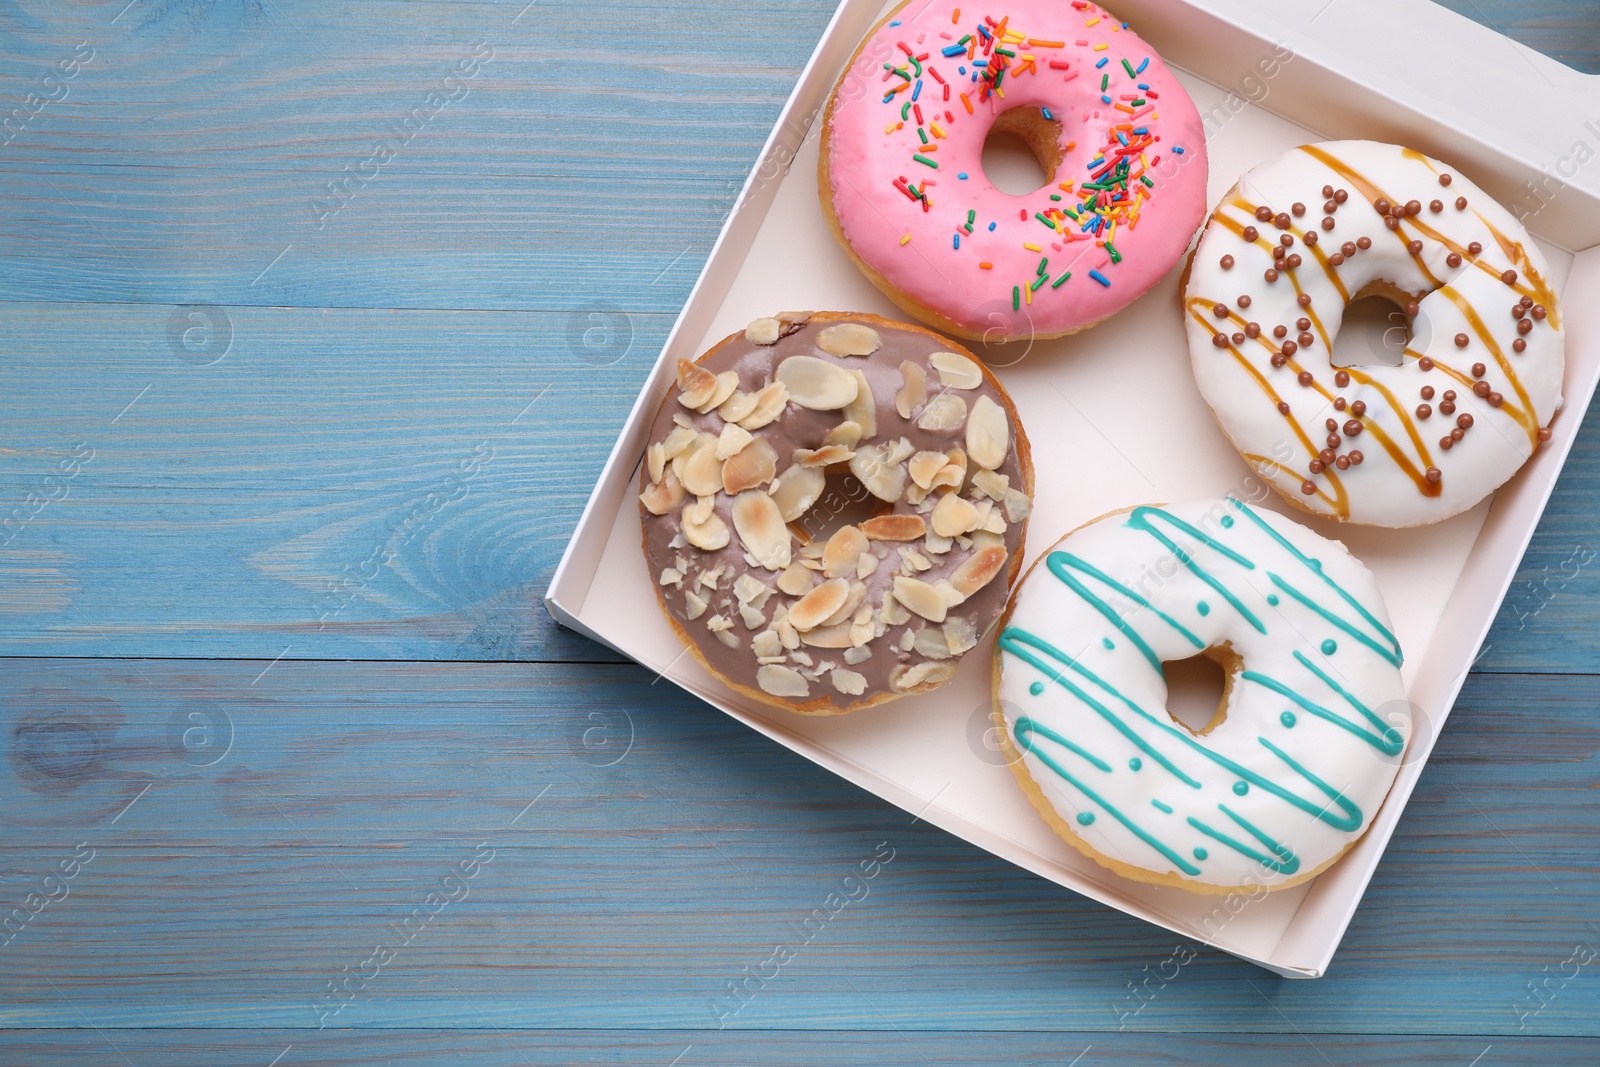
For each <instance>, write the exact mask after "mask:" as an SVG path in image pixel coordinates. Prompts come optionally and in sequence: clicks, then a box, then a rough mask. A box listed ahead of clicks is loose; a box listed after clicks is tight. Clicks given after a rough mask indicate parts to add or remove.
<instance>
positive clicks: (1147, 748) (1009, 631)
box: [1000, 626, 1200, 789]
mask: <svg viewBox="0 0 1600 1067" xmlns="http://www.w3.org/2000/svg"><path fill="white" fill-rule="evenodd" d="M1030 645H1031V646H1033V648H1035V649H1038V651H1040V652H1042V653H1044V654H1045V655H1046V656H1049V657H1050V658H1052V659H1054V660H1056V661H1058V662H1059V663H1061V664H1062V666H1065V667H1068V668H1071V669H1072V670H1075V671H1077V672H1078V673H1079V674H1082V675H1084V676H1085V677H1087V678H1089V679H1090V680H1091V681H1093V682H1094V683H1095V684H1097V685H1099V686H1100V688H1102V689H1105V690H1107V691H1108V692H1111V693H1114V694H1115V695H1117V696H1118V697H1122V694H1121V693H1117V691H1116V690H1114V689H1112V688H1111V687H1110V686H1108V685H1106V684H1105V683H1104V682H1102V681H1101V680H1100V679H1099V678H1098V677H1097V676H1096V675H1095V674H1094V673H1093V672H1091V671H1089V670H1087V669H1085V668H1084V667H1083V666H1082V665H1080V664H1079V663H1078V661H1077V660H1075V659H1073V658H1072V657H1071V656H1069V655H1067V654H1066V653H1065V652H1063V651H1061V650H1060V649H1059V648H1057V647H1056V646H1054V645H1052V644H1051V643H1050V642H1048V641H1046V640H1045V639H1044V638H1042V637H1036V636H1035V635H1033V634H1031V633H1029V632H1028V631H1026V630H1022V629H1019V628H1017V627H1015V626H1008V627H1006V629H1005V632H1003V633H1002V634H1001V635H1000V647H1001V648H1003V649H1005V650H1006V651H1007V652H1009V653H1011V654H1012V655H1013V656H1016V657H1017V658H1018V659H1021V660H1023V661H1024V662H1026V663H1029V664H1032V665H1033V666H1034V667H1036V668H1038V670H1040V671H1041V672H1043V673H1044V674H1045V676H1046V677H1048V678H1049V679H1050V680H1051V681H1053V682H1055V683H1056V684H1057V685H1059V686H1061V687H1062V688H1063V689H1065V690H1067V692H1069V693H1071V694H1072V695H1073V696H1075V697H1077V698H1078V699H1079V700H1081V701H1083V702H1084V703H1085V704H1087V705H1089V706H1090V707H1091V708H1093V709H1094V710H1095V711H1097V712H1099V713H1100V716H1101V718H1103V719H1105V720H1106V721H1107V722H1108V723H1110V724H1111V725H1112V726H1114V727H1115V728H1116V729H1117V731H1118V732H1119V733H1120V734H1122V736H1123V737H1126V738H1127V739H1128V740H1129V741H1131V742H1133V744H1135V745H1137V746H1138V747H1139V749H1140V750H1141V751H1143V752H1144V754H1145V755H1147V756H1149V757H1150V758H1151V759H1153V760H1155V761H1156V762H1157V763H1159V764H1161V766H1163V767H1165V768H1166V769H1167V770H1169V771H1171V772H1172V774H1173V776H1174V777H1176V778H1177V779H1178V780H1179V781H1180V782H1182V783H1183V784H1184V785H1187V786H1190V787H1192V788H1194V789H1199V788H1200V783H1199V782H1198V781H1196V780H1195V779H1194V778H1191V777H1189V775H1187V774H1185V773H1184V772H1183V771H1182V770H1180V769H1179V768H1178V767H1177V765H1176V764H1174V763H1173V762H1172V761H1171V760H1169V759H1167V757H1166V756H1165V755H1163V754H1162V753H1161V752H1160V751H1159V750H1158V749H1156V748H1155V747H1154V746H1152V745H1151V744H1150V742H1149V741H1147V740H1145V739H1144V738H1143V737H1141V736H1140V735H1139V734H1138V733H1137V732H1136V731H1135V730H1133V729H1132V728H1130V727H1129V726H1128V724H1127V723H1125V722H1123V721H1122V719H1121V718H1120V717H1118V715H1117V714H1116V713H1115V712H1114V711H1112V710H1111V709H1110V708H1108V707H1106V706H1105V705H1104V704H1102V703H1100V702H1099V701H1098V700H1096V699H1095V698H1094V697H1092V696H1090V695H1089V694H1088V693H1086V692H1084V691H1083V690H1082V689H1080V688H1079V687H1078V686H1077V685H1076V684H1074V683H1073V682H1072V680H1071V679H1069V678H1067V677H1066V676H1065V675H1063V674H1062V673H1061V670H1060V668H1054V667H1051V666H1050V665H1048V664H1047V663H1045V662H1044V661H1043V660H1041V659H1040V658H1039V657H1038V656H1036V655H1034V653H1033V651H1032V650H1030V649H1029V647H1028V646H1030ZM1122 700H1123V702H1124V703H1127V698H1126V697H1122ZM1136 710H1137V709H1136Z"/></svg>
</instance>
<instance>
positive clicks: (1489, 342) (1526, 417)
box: [1439, 285, 1539, 449]
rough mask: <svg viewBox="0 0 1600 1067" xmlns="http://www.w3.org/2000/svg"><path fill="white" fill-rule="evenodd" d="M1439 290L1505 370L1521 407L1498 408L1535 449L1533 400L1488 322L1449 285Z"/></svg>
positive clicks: (1537, 438)
mask: <svg viewBox="0 0 1600 1067" xmlns="http://www.w3.org/2000/svg"><path fill="white" fill-rule="evenodd" d="M1439 292H1441V293H1443V294H1445V296H1447V297H1449V298H1450V302H1451V303H1452V304H1454V305H1455V306H1456V307H1458V308H1460V309H1461V314H1462V315H1464V316H1465V317H1466V320H1467V323H1468V325H1470V326H1471V327H1472V332H1473V333H1475V334H1477V335H1478V339H1479V340H1480V341H1482V342H1483V344H1484V347H1486V348H1487V349H1488V350H1489V353H1490V355H1492V356H1494V361H1495V363H1497V364H1499V366H1500V369H1501V370H1502V371H1504V372H1505V375H1506V379H1507V380H1508V381H1510V382H1511V387H1512V388H1513V389H1515V390H1516V391H1517V399H1518V400H1519V401H1521V402H1522V404H1523V407H1522V408H1518V407H1514V406H1510V405H1506V404H1501V405H1500V410H1501V411H1504V412H1505V413H1506V414H1508V415H1510V416H1511V417H1512V419H1514V420H1516V423H1517V425H1518V426H1521V427H1522V429H1523V430H1524V431H1525V432H1526V433H1527V435H1528V443H1529V444H1531V445H1533V447H1534V448H1535V449H1537V448H1538V447H1539V419H1538V416H1536V415H1535V414H1534V413H1533V400H1532V398H1531V397H1529V396H1528V391H1527V390H1526V389H1524V388H1523V387H1522V379H1520V378H1518V377H1517V375H1516V372H1514V371H1513V370H1512V369H1511V363H1510V361H1509V360H1507V359H1506V356H1505V353H1504V352H1502V351H1501V350H1500V346H1499V345H1498V344H1496V343H1495V340H1494V337H1493V335H1491V334H1490V333H1489V327H1488V324H1487V323H1485V322H1484V321H1483V317H1482V316H1481V315H1479V314H1478V309H1477V308H1475V307H1473V306H1472V305H1471V304H1469V303H1467V301H1466V299H1465V298H1464V297H1462V295H1461V294H1460V293H1458V292H1456V291H1455V290H1454V289H1452V288H1451V287H1450V286H1448V285H1447V286H1444V287H1443V288H1442V289H1440V290H1439ZM1524 409H1526V410H1524Z"/></svg>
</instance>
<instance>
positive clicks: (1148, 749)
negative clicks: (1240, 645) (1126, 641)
mask: <svg viewBox="0 0 1600 1067" xmlns="http://www.w3.org/2000/svg"><path fill="white" fill-rule="evenodd" d="M1024 645H1031V646H1033V648H1036V649H1038V650H1039V651H1040V652H1042V653H1043V654H1045V655H1046V656H1049V657H1051V658H1053V659H1056V660H1058V661H1059V662H1060V663H1061V664H1062V665H1063V666H1065V667H1067V668H1068V669H1070V670H1072V671H1075V672H1076V673H1078V674H1080V675H1082V676H1083V677H1084V678H1086V679H1088V680H1089V681H1090V682H1092V683H1094V684H1095V685H1097V686H1099V687H1100V688H1101V689H1103V690H1105V691H1106V692H1107V693H1109V694H1111V695H1112V696H1114V697H1116V698H1117V699H1118V700H1120V701H1122V703H1124V704H1126V705H1127V706H1128V708H1129V709H1130V710H1131V711H1133V712H1134V713H1135V714H1136V715H1138V716H1139V717H1140V718H1142V719H1144V721H1145V722H1147V723H1149V724H1150V725H1151V726H1154V727H1155V728H1156V729H1158V730H1161V731H1163V732H1165V733H1166V734H1167V735H1168V736H1169V737H1172V738H1174V739H1176V740H1178V741H1180V742H1182V743H1183V744H1185V745H1187V746H1188V747H1189V748H1191V749H1193V750H1194V751H1195V752H1198V753H1199V754H1200V755H1202V756H1204V757H1205V758H1206V759H1209V760H1211V761H1212V762H1213V763H1216V764H1219V765H1220V766H1223V767H1226V768H1227V769H1228V770H1229V771H1231V772H1232V773H1234V774H1235V775H1237V776H1238V777H1240V778H1243V779H1244V780H1245V781H1247V782H1249V783H1250V784H1251V785H1255V786H1259V787H1260V788H1262V789H1264V790H1266V791H1267V792H1269V793H1271V794H1272V795H1273V796H1275V797H1277V798H1279V799H1280V800H1283V801H1285V802H1287V803H1289V804H1292V805H1293V806H1295V807H1297V808H1299V809H1300V810H1301V811H1304V812H1306V813H1307V814H1309V815H1313V816H1315V817H1316V818H1318V819H1320V820H1321V821H1323V822H1325V823H1327V824H1328V825H1329V826H1332V827H1333V828H1334V829H1337V830H1344V831H1349V830H1353V829H1355V828H1356V827H1358V826H1360V825H1361V822H1360V814H1361V813H1360V810H1359V809H1357V808H1356V807H1355V805H1353V804H1350V803H1349V802H1348V801H1344V800H1343V798H1342V797H1340V798H1339V800H1340V801H1342V804H1341V805H1340V806H1341V807H1342V808H1343V809H1344V810H1345V815H1346V817H1345V818H1339V817H1338V816H1335V815H1333V814H1331V813H1330V812H1329V811H1328V805H1327V804H1323V805H1321V806H1320V807H1319V806H1317V805H1315V804H1312V803H1311V802H1310V801H1308V800H1306V799H1305V798H1303V797H1300V796H1298V795H1297V794H1295V793H1293V792H1291V791H1289V790H1288V789H1285V788H1284V787H1283V786H1281V785H1279V784H1278V783H1277V782H1274V781H1272V780H1271V779H1268V778H1263V777H1262V776H1261V775H1259V774H1257V773H1256V772H1255V771H1252V770H1250V769H1249V768H1248V767H1245V766H1243V765H1241V764H1238V763H1235V762H1234V761H1233V760H1231V759H1229V758H1228V757H1226V756H1224V755H1222V754H1221V753H1220V752H1216V751H1213V750H1212V749H1210V748H1208V747H1207V746H1205V745H1202V744H1200V743H1199V742H1198V741H1196V740H1195V739H1194V738H1192V737H1190V736H1189V734H1188V732H1187V731H1185V730H1180V729H1179V728H1177V727H1175V726H1173V725H1171V724H1170V723H1164V722H1162V721H1161V720H1159V719H1157V718H1156V717H1155V716H1154V715H1151V714H1150V713H1149V712H1148V711H1146V710H1145V709H1144V708H1142V707H1140V706H1139V705H1138V704H1137V703H1135V702H1134V701H1133V700H1130V699H1129V698H1128V697H1127V696H1126V695H1124V694H1123V693H1122V692H1120V691H1119V690H1118V689H1116V687H1114V686H1112V685H1110V684H1109V683H1107V682H1106V681H1105V680H1104V679H1102V678H1101V677H1100V676H1099V675H1097V674H1095V673H1094V672H1093V671H1091V670H1089V669H1088V668H1087V667H1085V666H1083V665H1082V664H1081V663H1079V662H1078V661H1077V660H1075V659H1073V658H1072V657H1071V656H1069V655H1067V654H1066V653H1065V652H1062V651H1061V650H1060V649H1059V648H1056V647H1055V646H1054V645H1052V644H1051V643H1050V642H1048V641H1046V640H1044V639H1043V638H1041V637H1038V636H1036V635H1034V634H1031V633H1029V632H1028V631H1026V630H1023V629H1021V628H1019V627H1016V626H1008V627H1006V630H1005V632H1004V633H1003V634H1001V635H1000V647H1001V648H1002V649H1004V650H1005V651H1007V652H1010V653H1011V654H1012V655H1015V656H1017V657H1019V658H1020V659H1022V660H1024V661H1026V662H1028V663H1030V664H1032V665H1033V666H1034V667H1036V668H1038V669H1039V670H1040V671H1042V672H1043V673H1044V674H1045V675H1047V676H1048V677H1050V678H1051V680H1053V681H1054V682H1056V683H1057V684H1058V685H1060V686H1061V687H1062V688H1064V689H1066V690H1067V691H1068V692H1070V693H1072V695H1073V696H1075V697H1077V698H1078V699H1079V700H1081V701H1083V702H1084V703H1085V704H1088V705H1089V706H1090V707H1091V708H1093V709H1094V710H1095V711H1097V712H1098V713H1099V714H1100V715H1101V717H1102V718H1104V719H1105V720H1106V721H1107V722H1109V723H1110V724H1111V725H1112V726H1114V727H1116V729H1117V730H1118V731H1119V732H1120V733H1121V734H1122V735H1123V736H1124V737H1126V738H1128V740H1130V741H1132V742H1133V743H1134V744H1135V745H1138V746H1139V748H1140V749H1142V750H1143V751H1144V752H1145V753H1147V754H1148V755H1149V756H1150V758H1152V759H1154V760H1155V761H1156V762H1158V763H1160V764H1161V766H1163V767H1165V768H1166V769H1167V770H1169V771H1171V772H1172V773H1173V774H1174V775H1176V776H1177V777H1178V779H1179V780H1180V781H1182V782H1183V783H1184V784H1185V785H1188V786H1191V787H1193V788H1195V789H1198V788H1200V783H1199V782H1198V781H1196V780H1195V779H1193V778H1191V777H1189V776H1188V775H1187V774H1184V773H1183V772H1182V771H1180V770H1179V769H1178V768H1177V767H1176V766H1175V765H1174V764H1173V763H1172V761H1171V760H1170V759H1168V758H1167V757H1166V756H1165V755H1164V754H1163V753H1161V752H1160V751H1159V750H1158V749H1156V748H1155V747H1154V746H1153V745H1151V744H1150V742H1149V741H1148V740H1147V739H1145V738H1144V737H1143V736H1141V735H1140V734H1139V733H1137V732H1136V731H1134V730H1133V729H1132V728H1130V727H1129V726H1128V724H1127V723H1125V722H1123V721H1122V719H1121V718H1120V717H1119V716H1118V715H1117V714H1116V713H1115V712H1113V711H1112V710H1111V709H1110V708H1108V707H1106V706H1105V705H1104V704H1102V703H1101V702H1099V701H1098V700H1095V699H1094V698H1093V697H1091V696H1090V695H1089V694H1088V693H1086V692H1084V691H1083V690H1082V689H1080V688H1079V687H1078V686H1077V685H1075V684H1074V683H1073V682H1072V681H1071V680H1070V679H1068V678H1067V677H1066V676H1065V675H1063V674H1062V673H1061V672H1060V671H1059V670H1052V669H1051V668H1050V667H1049V666H1048V665H1046V664H1045V663H1043V662H1041V661H1040V660H1039V659H1038V658H1037V657H1036V656H1034V655H1033V654H1032V653H1031V652H1030V651H1028V650H1027V649H1026V648H1025V647H1023V646H1024ZM1246 673H1247V674H1248V673H1249V672H1246ZM1268 680H1269V681H1270V679H1268ZM1274 685H1276V683H1274ZM1324 710H1325V709H1324ZM1327 715H1333V713H1332V712H1327ZM1325 717H1326V716H1325ZM1333 718H1334V720H1335V721H1337V722H1340V723H1341V724H1344V725H1345V728H1346V729H1350V730H1355V731H1357V732H1359V729H1358V728H1357V727H1355V726H1354V725H1353V724H1350V723H1348V722H1347V721H1346V720H1343V719H1340V718H1339V717H1338V716H1336V715H1335V716H1333ZM1291 766H1292V767H1293V768H1294V769H1296V770H1297V772H1300V773H1304V772H1303V769H1301V768H1299V767H1298V765H1296V764H1291ZM1308 780H1309V781H1310V782H1311V784H1312V785H1314V786H1316V787H1317V788H1318V789H1319V790H1321V791H1322V792H1323V793H1324V794H1328V789H1327V786H1326V784H1325V783H1323V782H1322V781H1321V780H1320V779H1317V778H1315V777H1311V778H1309V779H1308ZM1328 795H1331V796H1337V794H1328ZM1351 812H1354V813H1355V817H1356V822H1355V823H1354V824H1351V823H1350V821H1349V816H1350V813H1351Z"/></svg>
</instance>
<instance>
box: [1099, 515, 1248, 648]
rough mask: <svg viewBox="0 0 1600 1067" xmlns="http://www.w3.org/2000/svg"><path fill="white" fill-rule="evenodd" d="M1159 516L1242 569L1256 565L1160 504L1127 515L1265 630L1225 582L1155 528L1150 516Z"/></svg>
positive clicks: (1137, 527) (1235, 607)
mask: <svg viewBox="0 0 1600 1067" xmlns="http://www.w3.org/2000/svg"><path fill="white" fill-rule="evenodd" d="M1158 516H1159V517H1160V518H1162V519H1165V520H1166V521H1167V522H1169V523H1171V524H1172V525H1173V526H1174V527H1176V528H1177V529H1179V530H1182V531H1183V532H1184V533H1186V534H1188V535H1189V536H1190V537H1193V538H1195V539H1196V540H1198V541H1199V542H1200V543H1201V544H1203V545H1205V546H1206V547H1207V548H1210V549H1212V550H1213V551H1216V552H1219V553H1221V554H1222V555H1223V556H1225V557H1227V558H1228V559H1230V560H1232V561H1233V562H1234V563H1237V564H1238V565H1239V566H1241V567H1243V568H1244V569H1245V570H1255V567H1256V565H1255V564H1254V563H1252V562H1250V560H1248V559H1246V558H1245V557H1243V556H1241V555H1239V553H1237V552H1235V551H1234V550H1233V549H1231V548H1229V547H1228V546H1227V545H1225V544H1223V543H1222V542H1220V541H1218V540H1217V539H1216V538H1214V537H1212V536H1210V535H1209V534H1207V533H1205V532H1204V531H1203V530H1199V529H1196V528H1195V527H1193V526H1191V525H1189V524H1188V523H1187V522H1184V521H1183V520H1182V519H1180V518H1178V517H1177V516H1176V515H1172V514H1169V513H1167V512H1165V511H1163V510H1161V509H1160V508H1155V507H1150V506H1149V505H1144V506H1142V507H1137V508H1134V509H1133V513H1132V514H1131V515H1129V517H1128V526H1129V527H1131V528H1132V529H1135V530H1142V531H1144V532H1145V533H1147V534H1149V535H1150V536H1151V537H1154V538H1155V539H1156V540H1157V541H1160V542H1161V543H1162V544H1163V545H1166V546H1167V550H1168V551H1169V552H1171V553H1172V554H1173V555H1174V556H1177V557H1178V562H1180V563H1182V564H1183V565H1184V566H1185V567H1188V568H1189V570H1190V571H1191V572H1193V573H1194V575H1195V576H1196V577H1197V578H1199V579H1200V580H1201V581H1203V582H1205V583H1206V584H1207V585H1209V586H1210V587H1211V588H1213V589H1215V590H1216V591H1217V595H1218V596H1220V597H1222V598H1223V599H1225V600H1227V602H1228V603H1230V604H1232V605H1233V609H1234V610H1235V611H1237V612H1238V613H1239V615H1240V616H1241V617H1242V618H1243V619H1244V620H1245V621H1246V622H1248V623H1249V624H1250V625H1251V626H1254V627H1255V628H1256V630H1257V631H1259V632H1260V633H1266V632H1267V627H1266V625H1265V624H1263V623H1262V621H1261V620H1260V619H1258V618H1256V616H1255V613H1254V612H1252V611H1251V610H1250V609H1249V608H1247V607H1245V606H1244V603H1243V602H1242V601H1240V599H1239V598H1238V597H1236V596H1234V595H1233V592H1232V591H1231V590H1230V589H1229V588H1228V587H1227V586H1225V585H1223V584H1222V583H1221V582H1219V581H1218V580H1217V579H1216V578H1215V577H1213V576H1212V574H1211V572H1209V571H1207V570H1206V569H1205V568H1204V567H1202V566H1200V565H1199V564H1198V563H1196V562H1195V561H1194V560H1193V559H1192V558H1191V557H1190V555H1189V553H1187V552H1185V551H1184V550H1183V549H1181V548H1179V547H1178V545H1177V542H1175V541H1173V540H1172V538H1170V537H1168V536H1167V535H1166V534H1164V533H1162V532H1161V531H1159V530H1157V529H1156V528H1155V526H1154V525H1153V524H1152V522H1151V520H1152V519H1153V518H1156V517H1158Z"/></svg>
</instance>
